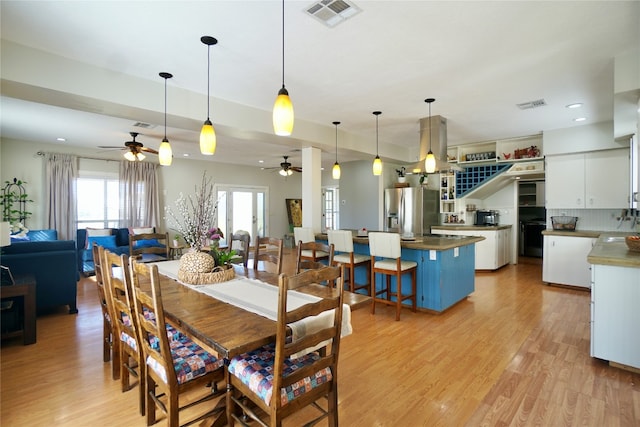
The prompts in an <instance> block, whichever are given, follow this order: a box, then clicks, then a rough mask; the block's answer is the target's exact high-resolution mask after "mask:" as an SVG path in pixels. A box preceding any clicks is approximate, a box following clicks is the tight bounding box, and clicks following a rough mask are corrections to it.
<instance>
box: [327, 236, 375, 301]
mask: <svg viewBox="0 0 640 427" xmlns="http://www.w3.org/2000/svg"><path fill="white" fill-rule="evenodd" d="M327 236H328V237H329V244H330V245H331V244H333V247H334V250H335V252H340V253H338V254H337V255H336V254H334V255H333V263H332V264H333V265H338V264H342V265H344V267H345V268H348V269H349V280H348V283H349V290H350V291H351V292H356V291H357V290H359V289H364V290H365V291H366V292H367V294H369V286H370V285H371V258H369V257H368V256H367V255H363V254H354V253H353V234H352V233H351V231H349V230H327ZM356 267H366V272H367V282H366V283H364V284H357V283H356V281H355V270H356ZM345 279H346V277H345ZM344 281H345V282H347V280H344Z"/></svg>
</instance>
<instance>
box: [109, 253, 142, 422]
mask: <svg viewBox="0 0 640 427" xmlns="http://www.w3.org/2000/svg"><path fill="white" fill-rule="evenodd" d="M100 252H101V253H102V257H101V259H100V263H101V265H102V271H103V272H104V273H105V274H104V276H103V277H104V280H105V291H106V292H105V293H106V296H107V298H108V300H109V308H110V309H111V319H112V322H113V325H114V332H115V334H116V337H117V338H116V339H114V340H113V343H114V345H113V349H114V351H113V354H112V358H113V361H112V363H113V364H114V365H116V367H117V369H118V375H117V376H118V377H119V378H120V384H121V390H122V392H126V391H129V390H131V389H132V388H133V387H135V385H136V384H138V385H139V408H140V414H141V415H144V413H145V400H144V363H142V361H143V359H142V353H141V350H140V344H139V336H138V331H137V329H136V326H137V325H136V322H135V321H134V316H133V310H132V307H133V299H132V295H131V280H130V276H129V274H128V272H129V257H128V256H127V255H125V254H122V255H117V254H114V253H112V252H110V251H108V250H106V249H103V248H101V249H100ZM116 342H117V343H116ZM132 377H133V378H137V380H138V381H137V382H133V381H132Z"/></svg>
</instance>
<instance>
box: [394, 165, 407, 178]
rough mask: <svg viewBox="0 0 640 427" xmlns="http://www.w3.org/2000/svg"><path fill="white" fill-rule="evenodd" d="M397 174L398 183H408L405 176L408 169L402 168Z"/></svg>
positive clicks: (397, 170)
mask: <svg viewBox="0 0 640 427" xmlns="http://www.w3.org/2000/svg"><path fill="white" fill-rule="evenodd" d="M396 173H397V174H398V182H406V181H407V178H406V176H405V173H406V169H405V167H404V166H402V167H401V168H400V169H396Z"/></svg>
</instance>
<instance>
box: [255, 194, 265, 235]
mask: <svg viewBox="0 0 640 427" xmlns="http://www.w3.org/2000/svg"><path fill="white" fill-rule="evenodd" d="M256 196H257V203H256V205H257V206H256V224H255V227H256V233H257V235H258V236H260V237H264V236H265V234H264V233H265V228H264V215H265V195H264V193H263V192H259V193H258V194H257V195H256Z"/></svg>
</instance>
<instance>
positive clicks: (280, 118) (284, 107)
mask: <svg viewBox="0 0 640 427" xmlns="http://www.w3.org/2000/svg"><path fill="white" fill-rule="evenodd" d="M273 131H274V132H275V134H276V135H280V136H289V135H291V132H293V104H292V103H291V98H289V92H287V89H285V88H284V86H282V89H280V91H278V97H277V98H276V102H275V104H273Z"/></svg>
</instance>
